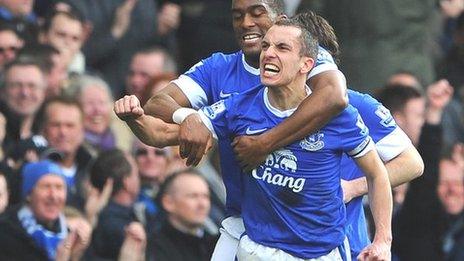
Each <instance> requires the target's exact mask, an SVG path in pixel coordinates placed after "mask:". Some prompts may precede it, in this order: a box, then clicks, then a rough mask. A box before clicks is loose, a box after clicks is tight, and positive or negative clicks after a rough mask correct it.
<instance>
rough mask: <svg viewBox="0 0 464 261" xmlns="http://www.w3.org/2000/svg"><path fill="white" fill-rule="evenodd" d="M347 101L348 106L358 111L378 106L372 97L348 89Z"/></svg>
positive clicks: (377, 102) (378, 103)
mask: <svg viewBox="0 0 464 261" xmlns="http://www.w3.org/2000/svg"><path fill="white" fill-rule="evenodd" d="M348 100H349V104H351V105H352V106H354V107H355V108H357V109H358V110H359V109H360V108H362V107H372V108H373V107H377V106H379V105H381V104H380V102H379V101H377V100H376V99H375V98H374V97H372V96H371V95H369V94H366V93H361V92H358V91H355V90H351V89H348Z"/></svg>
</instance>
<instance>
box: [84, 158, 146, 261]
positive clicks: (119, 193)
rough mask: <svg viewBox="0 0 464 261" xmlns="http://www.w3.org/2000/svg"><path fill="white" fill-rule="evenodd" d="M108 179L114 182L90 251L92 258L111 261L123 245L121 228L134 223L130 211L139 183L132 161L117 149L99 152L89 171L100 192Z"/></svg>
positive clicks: (123, 235)
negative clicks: (93, 256) (109, 260)
mask: <svg viewBox="0 0 464 261" xmlns="http://www.w3.org/2000/svg"><path fill="white" fill-rule="evenodd" d="M108 179H112V180H113V192H112V194H111V198H110V201H109V203H108V205H107V206H106V207H105V208H104V209H103V210H102V211H101V213H100V216H99V217H98V224H97V227H96V228H95V231H94V233H93V236H92V243H91V247H92V253H93V254H94V255H95V256H97V257H99V258H107V259H113V260H114V259H116V258H117V257H118V253H119V252H120V250H121V246H122V245H123V242H124V238H125V231H124V228H125V227H126V226H130V224H132V223H133V222H136V221H137V220H136V218H135V215H134V212H133V207H134V203H135V201H136V199H137V196H138V194H139V191H140V180H139V176H138V169H137V165H136V163H135V161H134V159H133V158H132V157H131V156H130V155H128V154H126V153H124V152H122V151H121V150H117V149H114V150H109V151H104V152H102V153H101V154H100V155H99V156H98V157H97V159H96V160H95V163H94V164H93V166H92V168H91V170H90V181H91V183H92V185H93V186H94V187H96V188H97V189H98V190H100V191H102V190H103V187H104V184H105V183H106V181H107V180H108ZM108 239H111V240H108Z"/></svg>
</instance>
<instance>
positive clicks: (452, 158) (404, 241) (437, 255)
mask: <svg viewBox="0 0 464 261" xmlns="http://www.w3.org/2000/svg"><path fill="white" fill-rule="evenodd" d="M430 149H432V150H437V149H439V148H437V147H431V148H430ZM446 154H447V155H446V156H445V157H444V158H442V159H441V160H438V159H437V160H436V163H438V161H439V164H434V165H433V164H429V165H428V166H427V167H428V168H426V172H425V173H424V175H423V176H422V177H421V178H419V179H416V180H413V181H412V182H411V184H410V188H409V191H408V194H407V195H406V199H405V203H404V206H403V209H402V211H401V213H400V216H399V221H398V236H397V238H396V239H395V240H396V242H395V241H394V245H395V246H396V248H395V250H396V252H397V253H398V255H399V257H400V259H401V260H456V261H457V260H463V258H464V253H463V249H464V248H463V247H464V236H463V235H464V233H463V232H464V226H463V224H464V220H463V218H464V216H463V209H464V158H463V147H462V145H456V146H455V147H454V148H453V151H452V152H451V151H450V152H448V153H446Z"/></svg>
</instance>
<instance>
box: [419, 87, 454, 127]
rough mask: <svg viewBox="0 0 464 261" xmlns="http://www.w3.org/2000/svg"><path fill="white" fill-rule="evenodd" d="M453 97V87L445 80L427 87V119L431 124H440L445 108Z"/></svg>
mask: <svg viewBox="0 0 464 261" xmlns="http://www.w3.org/2000/svg"><path fill="white" fill-rule="evenodd" d="M452 97H453V87H452V86H451V85H450V83H449V82H448V81H447V80H445V79H442V80H439V81H437V82H435V83H432V84H431V85H430V86H429V87H428V88H427V110H426V115H425V119H426V121H427V123H429V124H439V123H440V122H441V115H442V112H443V109H444V108H445V107H446V105H447V104H448V103H449V102H450V100H451V98H452Z"/></svg>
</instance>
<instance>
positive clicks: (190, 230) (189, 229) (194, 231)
mask: <svg viewBox="0 0 464 261" xmlns="http://www.w3.org/2000/svg"><path fill="white" fill-rule="evenodd" d="M168 220H169V223H170V224H171V225H172V226H173V227H174V228H176V229H177V230H179V231H181V232H184V233H186V234H189V235H192V236H196V237H198V233H199V231H201V227H200V226H188V225H186V224H183V223H182V222H180V221H179V220H177V219H176V218H174V217H173V216H172V215H170V216H169V218H168Z"/></svg>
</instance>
